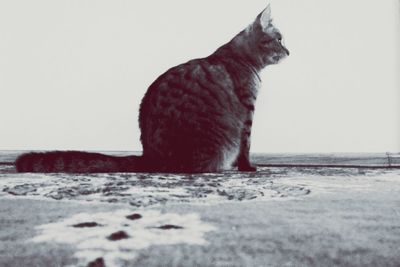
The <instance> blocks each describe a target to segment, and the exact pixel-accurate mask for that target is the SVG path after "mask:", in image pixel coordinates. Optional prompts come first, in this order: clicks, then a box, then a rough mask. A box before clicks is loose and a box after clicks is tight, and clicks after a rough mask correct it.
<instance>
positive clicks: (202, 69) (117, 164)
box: [15, 6, 289, 173]
mask: <svg viewBox="0 0 400 267" xmlns="http://www.w3.org/2000/svg"><path fill="white" fill-rule="evenodd" d="M287 55H289V51H288V50H287V49H286V48H285V47H284V45H283V44H282V35H281V33H280V32H279V31H278V30H277V29H276V28H275V27H274V26H273V25H272V21H271V10H270V7H269V6H268V7H267V8H266V9H265V10H264V11H263V12H262V13H261V14H259V15H258V16H257V18H256V20H255V21H254V22H253V23H252V24H251V25H249V26H248V27H247V28H246V29H245V30H243V31H242V32H240V33H239V34H238V35H237V36H235V37H234V38H233V39H232V40H231V41H230V42H228V43H227V44H225V45H223V46H222V47H220V48H219V49H218V50H216V51H215V52H214V53H213V54H212V55H210V56H208V57H206V58H201V59H194V60H191V61H189V62H187V63H185V64H182V65H179V66H176V67H173V68H171V69H169V70H168V71H167V72H165V73H164V74H163V75H161V76H160V77H159V78H158V79H157V80H156V81H154V82H153V84H151V86H150V87H149V88H148V90H147V92H146V94H145V96H144V98H143V100H142V102H141V105H140V111H139V126H140V130H141V142H142V145H143V155H142V156H127V157H114V156H108V155H103V154H98V153H88V152H78V151H64V152H63V151H54V152H47V153H28V154H23V155H21V156H20V157H19V158H18V159H17V160H16V162H15V165H16V169H17V171H18V172H74V173H92V172H182V173H197V172H218V171H222V170H227V169H230V168H232V167H237V168H238V170H239V171H255V170H256V168H255V167H254V166H253V165H251V163H250V161H249V150H250V134H251V126H252V123H253V113H254V105H255V101H256V97H257V90H258V88H259V87H260V83H261V80H260V77H259V75H258V73H259V72H260V71H261V70H262V69H263V68H264V67H265V66H267V65H271V64H276V63H278V62H279V61H280V60H281V59H283V58H284V57H286V56H287Z"/></svg>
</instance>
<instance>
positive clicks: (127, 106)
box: [0, 0, 400, 153]
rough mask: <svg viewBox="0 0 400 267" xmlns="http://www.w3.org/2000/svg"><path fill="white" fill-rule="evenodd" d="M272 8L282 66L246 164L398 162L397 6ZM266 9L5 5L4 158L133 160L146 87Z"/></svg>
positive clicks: (0, 81) (1, 62)
mask: <svg viewBox="0 0 400 267" xmlns="http://www.w3.org/2000/svg"><path fill="white" fill-rule="evenodd" d="M270 2H271V8H272V16H273V18H274V22H275V24H276V26H277V27H278V28H279V29H280V30H281V32H282V34H283V35H284V38H285V43H286V46H287V47H288V49H289V50H290V52H291V54H290V56H289V57H288V58H287V59H285V60H284V61H283V62H282V63H281V64H279V65H276V66H272V67H267V68H266V69H265V70H264V71H263V72H262V74H261V77H262V79H263V86H262V88H261V90H260V95H259V97H258V100H257V105H256V113H255V122H254V127H253V139H252V151H254V152H297V153H306V152H386V151H391V152H398V151H400V116H399V115H400V92H399V89H400V79H399V75H398V74H399V70H400V53H399V48H400V41H399V38H400V37H399V35H400V19H399V18H400V12H399V10H400V8H399V2H398V1H396V0H384V1H378V0H351V1H348V0H326V1H320V0H301V1H295V0H275V1H274V0H272V1H270ZM267 3H268V1H266V0H252V1H230V0H218V1H215V0H203V1H194V0H190V1H189V0H168V1H162V0H158V1H156V0H151V1H128V0H112V1H111V0H107V1H106V0H35V1H31V0H13V1H0V119H1V122H2V125H1V130H0V150H2V149H28V150H30V149H76V150H141V145H140V141H139V136H140V133H139V127H138V122H137V117H138V108H139V103H140V101H141V98H142V96H143V95H144V93H145V91H146V89H147V87H148V86H149V85H150V84H151V83H152V81H154V80H155V79H156V78H157V77H158V76H159V75H160V74H162V73H163V72H165V71H166V70H167V69H169V68H170V67H172V66H175V65H177V64H180V63H184V62H186V61H188V60H190V59H193V58H199V57H205V56H207V55H209V54H211V53H212V52H213V51H215V50H216V49H217V48H218V47H219V46H221V45H222V44H224V43H226V42H227V41H229V40H230V39H231V38H233V37H234V35H236V34H237V33H238V32H239V31H241V30H242V29H244V28H245V27H246V26H247V25H248V24H250V23H251V22H252V21H253V20H254V18H255V17H256V16H257V15H258V13H260V12H261V11H262V10H263V9H264V8H265V7H266V5H267Z"/></svg>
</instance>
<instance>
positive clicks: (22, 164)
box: [14, 151, 147, 173]
mask: <svg viewBox="0 0 400 267" xmlns="http://www.w3.org/2000/svg"><path fill="white" fill-rule="evenodd" d="M14 164H15V168H16V170H17V172H47V173H49V172H54V173H57V172H65V173H106V172H107V173H110V172H145V171H146V169H147V168H146V167H145V165H146V164H145V161H144V159H143V157H142V156H124V157H118V156H110V155H104V154H100V153H90V152H80V151H52V152H43V153H42V152H31V153H26V154H22V155H21V156H19V157H18V158H17V159H16V160H15V163H14Z"/></svg>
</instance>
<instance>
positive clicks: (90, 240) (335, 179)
mask: <svg viewBox="0 0 400 267" xmlns="http://www.w3.org/2000/svg"><path fill="white" fill-rule="evenodd" d="M19 153H20V152H10V151H6V152H1V153H0V162H2V164H1V165H0V241H1V242H0V266H104V265H105V266H400V223H399V221H400V170H399V169H369V168H339V167H337V168H330V167H324V168H315V167H259V170H258V171H257V172H256V173H238V172H235V171H232V172H226V173H219V174H201V175H168V174H151V175H150V174H139V173H138V174H94V175H66V174H46V175H44V174H17V173H14V171H13V168H12V166H11V165H10V164H7V162H12V161H13V160H14V158H15V156H16V155H18V154H19ZM254 160H255V161H256V162H257V163H258V164H260V165H265V164H282V163H291V164H310V163H319V164H320V163H324V164H345V165H346V164H348V165H360V164H366V165H379V166H384V165H387V164H388V163H390V164H391V165H396V164H397V163H396V162H397V161H398V157H396V155H394V156H393V159H392V158H390V159H388V158H386V156H385V155H361V156H360V155H357V156H355V155H351V156H349V155H347V156H346V155H345V156H344V155H340V156H338V155H315V156H310V155H270V156H265V155H258V156H256V157H254ZM96 259H97V261H96Z"/></svg>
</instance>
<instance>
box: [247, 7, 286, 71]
mask: <svg viewBox="0 0 400 267" xmlns="http://www.w3.org/2000/svg"><path fill="white" fill-rule="evenodd" d="M246 33H247V34H248V36H247V43H248V45H249V47H248V49H249V54H250V56H251V57H253V60H255V61H256V62H257V63H258V64H260V65H261V66H262V67H264V66H266V65H271V64H277V63H279V62H280V61H281V60H282V59H283V58H285V57H287V56H288V55H289V50H288V49H287V48H286V47H285V46H284V44H283V41H282V34H281V33H280V32H279V30H278V29H277V28H276V27H275V26H274V25H273V24H272V18H271V7H270V5H268V6H267V8H266V9H264V11H263V12H261V13H260V14H259V15H258V16H257V18H256V20H255V21H254V22H253V24H252V25H250V26H249V27H248V28H247V29H246Z"/></svg>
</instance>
